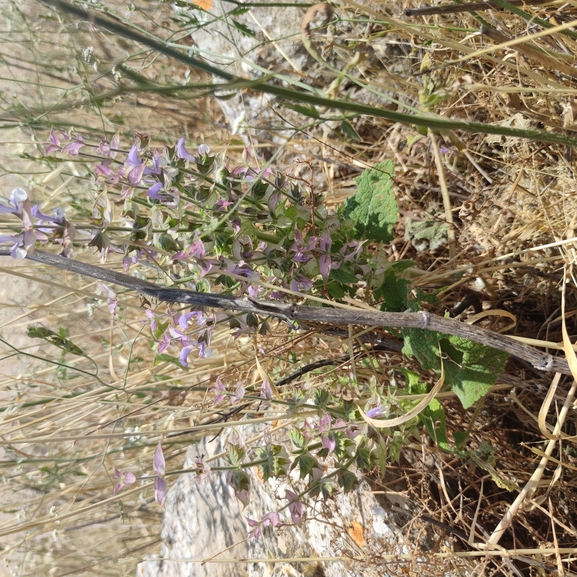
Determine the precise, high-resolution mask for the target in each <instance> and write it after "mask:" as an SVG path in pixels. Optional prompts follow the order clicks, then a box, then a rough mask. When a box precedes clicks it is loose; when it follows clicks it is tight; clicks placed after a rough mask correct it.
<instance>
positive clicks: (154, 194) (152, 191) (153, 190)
mask: <svg viewBox="0 0 577 577" xmlns="http://www.w3.org/2000/svg"><path fill="white" fill-rule="evenodd" d="M161 190H162V183H161V182H157V183H156V184H155V185H153V186H151V187H150V188H149V189H148V190H147V191H146V196H148V197H149V198H153V199H154V200H160V197H159V195H158V193H159V192H160V191H161Z"/></svg>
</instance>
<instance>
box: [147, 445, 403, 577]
mask: <svg viewBox="0 0 577 577" xmlns="http://www.w3.org/2000/svg"><path fill="white" fill-rule="evenodd" d="M225 438H226V436H225V435H222V436H221V437H219V438H218V439H217V440H216V441H213V442H212V443H210V442H208V440H206V439H205V440H203V441H202V442H201V443H200V444H199V445H198V446H191V447H190V449H189V451H188V455H187V459H186V462H185V464H184V467H194V462H195V459H196V457H197V456H198V455H199V454H205V455H207V456H209V457H210V456H212V455H214V454H218V453H220V452H222V451H223V450H224V448H225ZM213 465H214V464H213ZM250 481H251V494H250V502H249V504H248V506H247V507H246V509H243V508H242V504H241V503H240V502H239V501H238V499H236V497H235V496H234V493H233V491H232V489H231V488H230V487H229V486H228V484H227V481H226V473H224V472H212V473H211V474H210V475H209V477H208V479H206V480H205V481H204V482H203V483H197V481H196V480H195V476H194V475H193V474H188V475H181V476H180V477H179V479H178V481H177V482H176V483H174V484H173V485H172V486H171V488H170V490H169V492H168V495H167V499H166V510H165V514H164V520H163V529H162V540H163V545H162V549H161V552H160V555H159V557H157V558H150V559H147V560H145V561H144V562H142V563H141V564H140V565H139V566H138V570H137V576H138V577H204V576H209V575H210V576H214V577H220V576H222V577H286V576H291V577H310V576H311V571H314V570H315V569H316V570H317V574H318V575H324V576H325V577H360V576H363V577H387V575H389V573H388V572H387V570H386V568H385V567H384V566H378V565H376V564H375V563H367V561H366V560H367V559H376V558H378V557H379V556H380V555H383V554H386V553H393V552H395V551H399V550H402V549H403V540H402V539H401V538H400V537H399V528H398V527H397V526H396V525H395V522H394V520H393V517H392V515H391V514H389V513H388V512H387V511H385V509H384V508H383V507H382V506H381V505H380V504H379V502H377V500H376V498H375V496H374V495H373V494H372V492H371V491H370V488H369V486H368V485H367V483H361V485H360V486H359V487H358V488H357V489H356V490H355V491H352V492H351V493H349V494H346V495H345V494H338V495H337V496H336V498H335V499H331V500H327V501H322V500H319V501H316V502H312V503H311V502H310V501H309V503H308V505H309V506H308V507H307V509H306V520H305V522H304V523H303V525H302V526H301V527H297V526H295V525H294V524H293V523H292V520H291V518H290V514H289V512H288V510H286V509H285V510H284V511H282V510H281V508H282V507H283V506H284V505H286V503H287V501H286V499H284V496H285V491H286V490H287V489H292V490H295V487H298V480H296V479H289V480H288V481H289V483H290V485H289V483H287V481H285V480H273V479H270V480H268V481H266V482H263V481H262V480H261V478H260V477H259V475H258V474H256V473H255V472H254V471H251V472H250ZM297 490H298V489H297ZM279 510H281V511H280V516H281V525H280V526H279V527H277V528H275V529H273V528H272V527H267V528H265V529H264V530H263V532H262V534H261V535H260V536H258V537H256V538H248V539H247V536H248V533H249V531H250V527H249V525H248V523H247V517H250V518H251V519H260V518H261V517H262V516H263V515H264V514H266V513H268V512H271V511H279ZM327 557H329V558H334V557H337V558H340V560H330V561H329V560H323V561H318V562H317V561H315V560H314V559H316V558H319V559H321V560H322V559H323V558H324V559H326V558H327ZM212 558H214V561H219V560H224V559H228V560H233V561H234V560H236V561H237V562H234V563H230V562H229V563H223V562H211V563H206V564H204V565H203V564H202V561H205V560H210V559H212ZM343 558H344V559H343ZM347 558H353V560H349V559H347ZM354 558H356V559H354ZM245 559H248V560H249V561H248V562H243V561H241V560H245ZM262 559H271V561H270V562H258V561H256V560H262ZM303 559H304V560H303ZM251 560H253V561H251ZM273 560H274V561H273ZM285 560H286V561H285Z"/></svg>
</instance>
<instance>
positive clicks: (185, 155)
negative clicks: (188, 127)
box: [176, 138, 195, 160]
mask: <svg viewBox="0 0 577 577" xmlns="http://www.w3.org/2000/svg"><path fill="white" fill-rule="evenodd" d="M176 153H177V154H178V157H179V158H182V159H184V160H195V158H194V156H192V154H190V152H188V150H186V146H184V138H181V139H180V140H179V141H178V144H177V145H176Z"/></svg>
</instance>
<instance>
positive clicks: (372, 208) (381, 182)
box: [344, 160, 399, 242]
mask: <svg viewBox="0 0 577 577" xmlns="http://www.w3.org/2000/svg"><path fill="white" fill-rule="evenodd" d="M394 177H395V168H394V165H393V162H392V161H391V160H387V161H385V162H381V163H380V164H377V165H375V166H374V167H373V168H369V169H367V170H365V171H364V172H363V174H361V176H359V177H358V178H357V179H356V182H357V187H358V190H357V192H356V193H355V194H354V195H353V196H352V197H351V198H349V199H347V201H346V202H345V206H344V216H345V218H350V219H352V220H353V221H355V227H354V231H355V236H356V238H357V239H361V240H364V239H366V240H372V241H376V242H390V241H391V240H392V239H393V225H394V224H395V223H396V222H397V220H398V218H399V208H398V206H397V199H396V198H395V194H394V192H393V178H394Z"/></svg>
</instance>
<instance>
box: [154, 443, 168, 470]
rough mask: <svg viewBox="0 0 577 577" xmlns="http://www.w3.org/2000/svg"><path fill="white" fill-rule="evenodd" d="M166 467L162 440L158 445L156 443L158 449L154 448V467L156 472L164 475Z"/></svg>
mask: <svg viewBox="0 0 577 577" xmlns="http://www.w3.org/2000/svg"><path fill="white" fill-rule="evenodd" d="M165 467H166V463H165V460H164V453H163V452H162V443H161V441H159V442H158V445H156V449H155V450H154V458H153V461H152V468H153V469H154V472H155V473H158V474H159V475H164V470H165Z"/></svg>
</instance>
